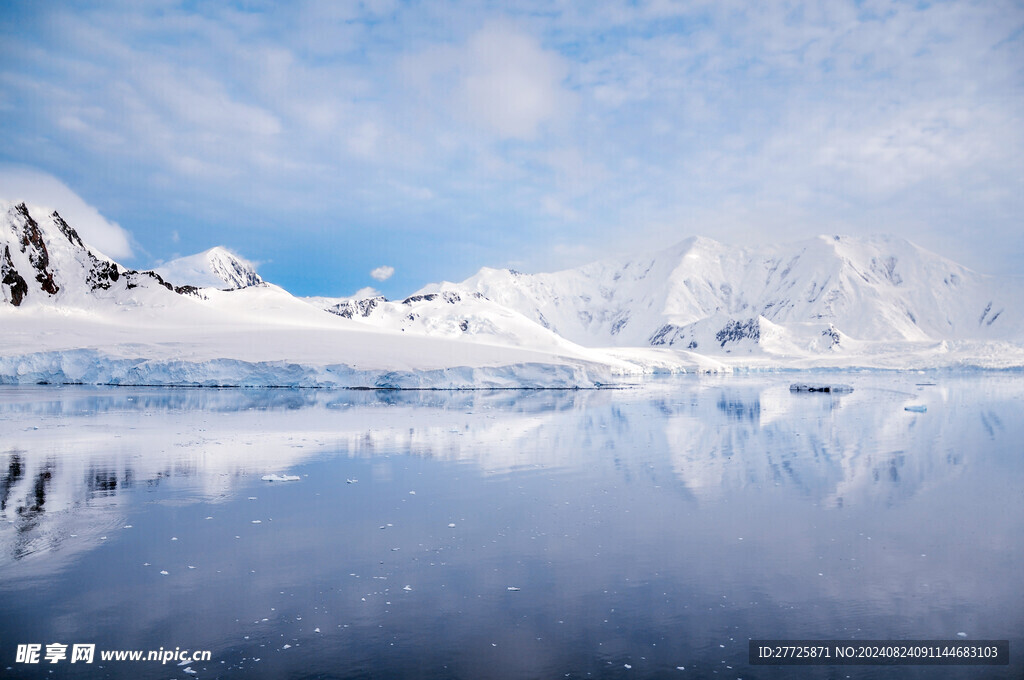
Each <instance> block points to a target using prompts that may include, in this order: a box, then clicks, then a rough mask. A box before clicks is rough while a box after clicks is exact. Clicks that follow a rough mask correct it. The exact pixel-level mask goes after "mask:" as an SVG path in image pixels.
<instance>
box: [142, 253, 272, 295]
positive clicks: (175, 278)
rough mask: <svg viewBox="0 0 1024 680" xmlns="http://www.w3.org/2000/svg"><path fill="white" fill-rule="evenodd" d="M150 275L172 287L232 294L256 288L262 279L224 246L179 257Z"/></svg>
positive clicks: (241, 258) (252, 265) (250, 266)
mask: <svg viewBox="0 0 1024 680" xmlns="http://www.w3.org/2000/svg"><path fill="white" fill-rule="evenodd" d="M154 271H156V272H157V273H158V274H160V275H161V276H163V277H164V278H165V279H167V280H168V281H172V282H174V283H175V284H176V285H186V284H187V285H190V286H196V287H197V288H221V289H228V290H236V289H239V288H248V287H249V286H258V285H260V284H262V283H263V279H262V278H261V277H260V275H259V274H257V273H256V266H255V265H254V264H253V263H252V262H250V261H248V260H246V259H245V258H243V257H241V256H240V255H236V254H235V253H234V252H232V251H231V250H229V249H228V248H226V247H224V246H214V247H213V248H210V249H209V250H205V251H203V252H201V253H196V254H195V255H188V256H186V257H179V258H177V259H175V260H171V261H170V262H165V263H164V264H162V265H160V266H159V267H157V268H156V269H155V270H154Z"/></svg>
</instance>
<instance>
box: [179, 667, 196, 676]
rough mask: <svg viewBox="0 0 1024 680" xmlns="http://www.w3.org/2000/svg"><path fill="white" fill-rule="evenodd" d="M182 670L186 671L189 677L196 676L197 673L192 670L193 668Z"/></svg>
mask: <svg viewBox="0 0 1024 680" xmlns="http://www.w3.org/2000/svg"><path fill="white" fill-rule="evenodd" d="M181 670H182V671H184V672H185V673H188V674H189V675H195V674H196V672H195V671H194V670H192V666H188V667H187V668H182V669H181Z"/></svg>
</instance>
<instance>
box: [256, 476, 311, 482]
mask: <svg viewBox="0 0 1024 680" xmlns="http://www.w3.org/2000/svg"><path fill="white" fill-rule="evenodd" d="M261 479H263V481H264V482H297V481H299V480H300V479H302V478H301V477H299V476H298V475H263V477H262V478H261Z"/></svg>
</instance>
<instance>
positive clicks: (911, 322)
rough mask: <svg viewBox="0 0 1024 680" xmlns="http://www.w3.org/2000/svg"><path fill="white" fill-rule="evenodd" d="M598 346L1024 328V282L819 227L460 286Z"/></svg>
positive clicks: (718, 345)
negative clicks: (751, 243) (789, 237)
mask: <svg viewBox="0 0 1024 680" xmlns="http://www.w3.org/2000/svg"><path fill="white" fill-rule="evenodd" d="M442 291H448V294H449V295H459V296H461V297H462V298H463V299H467V298H471V297H472V296H474V295H483V296H484V297H486V298H487V299H488V300H490V301H492V302H494V303H496V304H498V305H501V306H503V307H507V308H509V309H513V310H515V311H517V312H519V313H520V314H522V315H523V316H525V317H527V318H528V319H531V320H533V321H535V322H536V323H538V324H540V325H541V326H543V327H544V328H547V329H549V330H551V331H552V332H554V333H557V334H558V335H560V336H562V337H564V338H567V339H569V340H572V341H573V342H576V343H579V344H582V345H587V346H608V345H618V346H643V345H653V346H666V347H673V348H687V349H691V350H695V351H697V352H701V353H722V352H726V351H734V350H744V349H746V350H750V349H752V348H753V347H754V346H757V347H761V348H763V349H768V350H772V351H775V352H776V353H781V354H786V353H794V352H800V351H804V352H806V351H811V352H820V351H839V350H841V349H843V348H844V346H847V347H850V346H853V345H855V344H857V343H858V342H890V343H892V342H928V341H943V340H947V341H955V340H1020V339H1021V338H1022V331H1024V324H1022V312H1021V309H1022V305H1024V296H1022V294H1021V286H1020V283H1019V282H1016V281H1010V280H1000V279H997V278H994V277H987V276H983V275H980V274H977V273H975V272H973V271H971V270H969V269H967V268H966V267H963V266H961V265H958V264H956V263H954V262H952V261H950V260H947V259H945V258H943V257H940V256H938V255H936V254H934V253H930V252H928V251H926V250H924V249H922V248H919V247H918V246H916V245H914V244H912V243H910V242H909V241H906V240H903V239H899V238H894V237H884V236H883V237H874V238H869V239H858V238H852V237H846V236H828V237H826V236H822V237H818V238H815V239H810V240H805V241H800V242H797V243H793V244H789V245H783V246H774V247H767V248H757V249H749V248H738V247H730V246H726V245H723V244H721V243H718V242H716V241H713V240H711V239H707V238H701V237H695V238H689V239H687V240H685V241H683V242H681V243H679V244H677V245H675V246H674V247H672V248H669V249H667V250H664V251H661V252H658V253H654V254H651V255H647V256H644V257H636V258H630V259H620V260H607V261H603V262H597V263H594V264H590V265H586V266H583V267H579V268H577V269H569V270H565V271H560V272H555V273H549V274H522V273H519V272H516V271H512V270H508V269H489V268H484V269H481V270H480V271H479V272H478V273H477V274H476V275H474V276H472V277H471V278H469V279H467V280H466V281H463V282H462V283H459V284H452V283H448V282H445V283H441V284H434V285H430V286H426V287H425V288H423V289H422V290H420V291H419V292H418V294H417V295H419V296H423V295H430V294H436V293H439V292H442Z"/></svg>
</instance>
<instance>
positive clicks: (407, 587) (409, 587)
mask: <svg viewBox="0 0 1024 680" xmlns="http://www.w3.org/2000/svg"><path fill="white" fill-rule="evenodd" d="M402 590H408V591H411V590H412V586H406V587H404V588H402Z"/></svg>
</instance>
